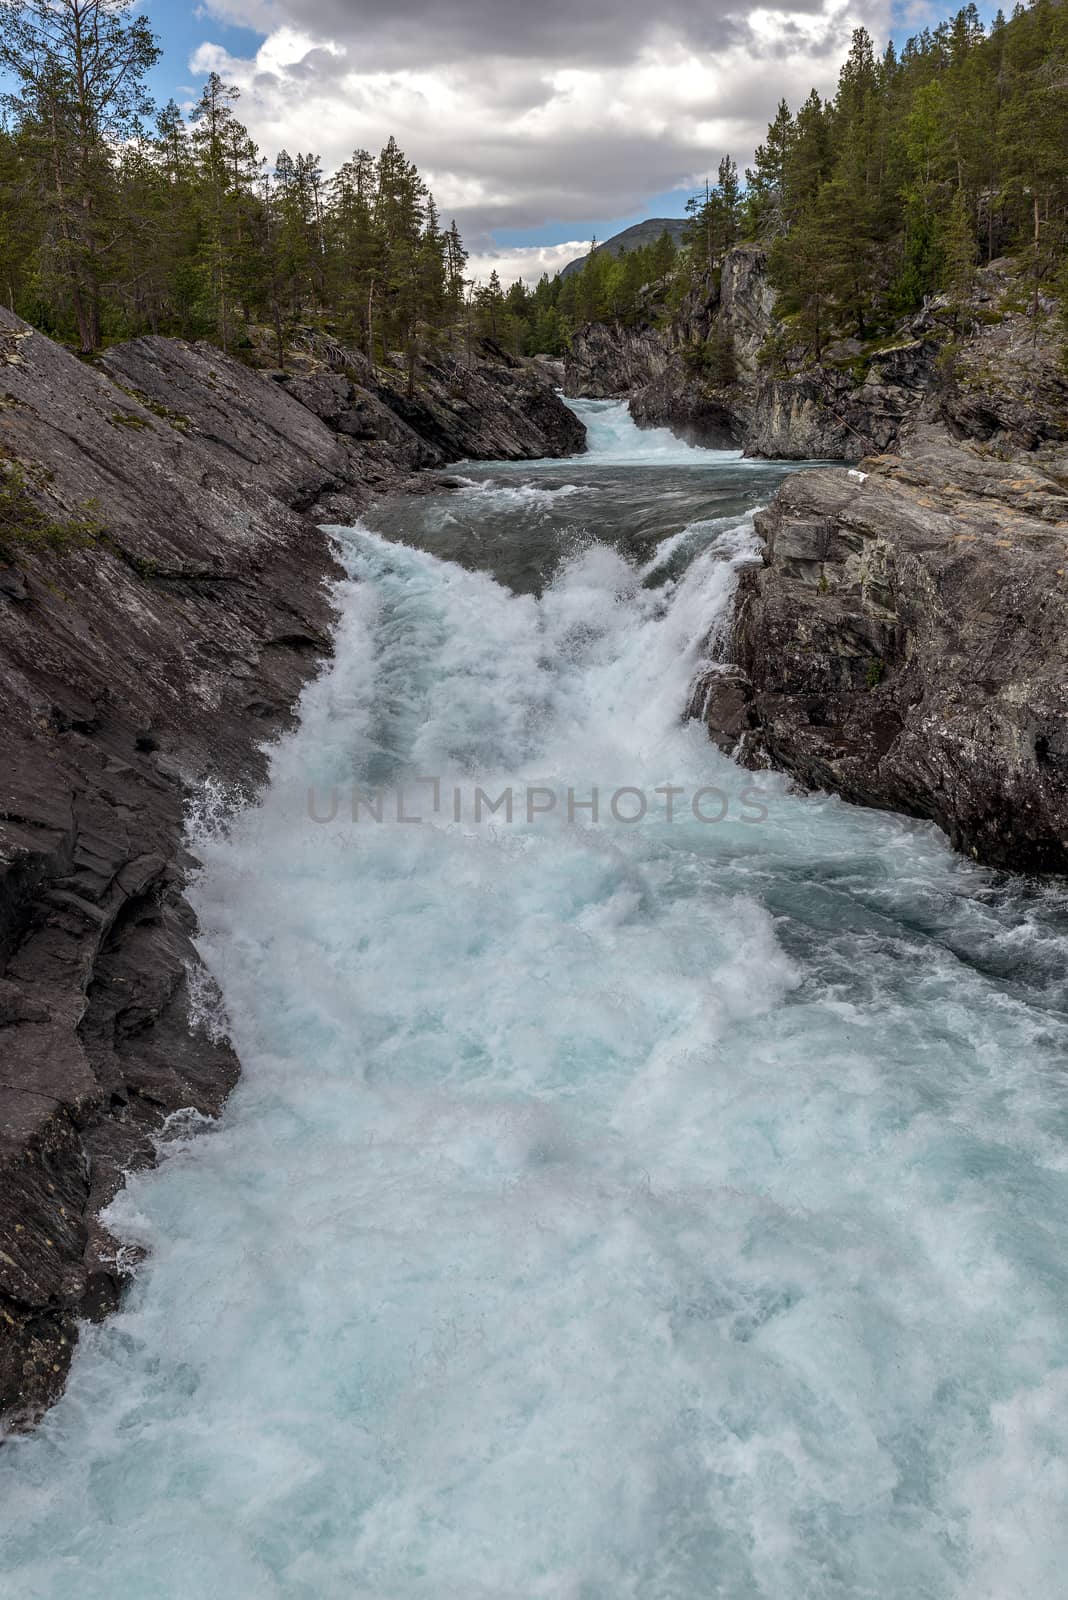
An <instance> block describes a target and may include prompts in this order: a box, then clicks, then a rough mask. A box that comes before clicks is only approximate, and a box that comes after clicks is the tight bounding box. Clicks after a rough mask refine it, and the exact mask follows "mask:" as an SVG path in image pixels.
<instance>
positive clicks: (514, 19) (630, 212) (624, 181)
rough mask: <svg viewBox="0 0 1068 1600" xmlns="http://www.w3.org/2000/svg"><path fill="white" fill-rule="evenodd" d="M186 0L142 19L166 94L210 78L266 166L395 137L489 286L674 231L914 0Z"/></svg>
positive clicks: (904, 16) (190, 91)
mask: <svg viewBox="0 0 1068 1600" xmlns="http://www.w3.org/2000/svg"><path fill="white" fill-rule="evenodd" d="M784 3H785V6H786V9H784V10H764V9H759V8H758V9H755V10H747V9H745V8H743V7H741V6H737V5H735V4H732V0H704V3H701V0H652V3H651V0H386V3H385V4H383V3H381V0H379V3H377V4H368V3H364V0H207V4H204V5H202V6H200V7H198V8H197V9H196V10H195V11H190V9H189V8H188V6H187V5H185V4H182V3H180V0H152V3H150V4H149V6H148V10H149V14H150V16H151V20H152V23H153V26H154V27H155V28H156V30H157V31H158V33H159V34H160V36H161V40H162V42H163V45H164V47H165V52H166V53H165V56H164V59H163V61H162V62H161V64H160V66H159V67H158V68H157V71H156V73H155V75H154V88H155V90H156V92H157V94H158V95H159V96H160V97H161V98H164V99H165V98H166V97H167V96H169V95H170V94H174V95H175V97H176V98H177V99H178V100H180V101H188V100H189V99H191V98H192V97H193V96H194V95H195V93H196V90H197V88H198V86H199V84H200V83H201V82H202V81H203V79H204V77H205V76H206V75H207V73H208V72H210V71H211V70H213V69H214V70H215V71H217V72H219V73H220V74H221V75H222V77H223V78H224V79H225V80H226V81H227V82H230V83H234V84H237V85H238V86H239V88H240V90H241V103H240V105H239V107H238V112H239V115H241V117H242V119H243V120H244V121H245V122H246V123H247V124H248V126H249V127H250V129H251V131H252V133H253V135H254V137H255V138H256V140H257V141H258V143H259V144H260V146H261V148H262V149H263V151H264V153H265V154H268V155H269V156H272V157H273V156H274V154H275V153H276V152H277V151H278V150H280V149H282V148H285V149H288V150H289V151H290V152H291V153H293V152H295V151H297V150H314V151H316V152H318V153H319V154H320V155H321V156H322V158H323V162H324V165H325V166H326V168H327V169H328V170H330V169H332V168H333V167H335V166H336V165H337V164H338V163H339V162H341V161H343V160H344V159H345V158H346V157H347V156H348V155H349V154H350V153H351V151H352V150H353V149H354V148H355V147H357V146H359V145H365V146H367V148H369V149H371V150H372V151H376V150H378V149H379V148H380V147H381V145H382V144H383V143H384V141H385V139H386V137H387V136H388V135H389V134H390V133H393V134H394V135H395V136H396V138H397V140H398V142H399V143H400V145H401V148H402V149H403V150H404V151H405V153H406V154H407V155H408V156H409V157H410V158H411V159H412V160H413V161H415V163H416V164H417V166H418V167H419V169H420V171H421V172H422V173H423V174H424V176H425V177H426V178H427V180H428V182H429V183H430V185H431V188H432V189H433V191H434V194H435V197H436V199H437V201H438V205H439V207H440V209H441V211H442V213H443V214H444V216H445V217H446V219H448V218H451V217H453V216H455V217H456V219H457V221H458V222H459V224H460V228H461V230H462V232H463V235H464V238H465V240H466V242H467V244H468V248H469V249H470V251H471V267H472V270H473V271H475V272H476V273H478V274H481V275H485V274H486V273H488V272H489V270H490V268H491V266H496V267H497V269H498V270H499V271H500V272H501V275H502V277H504V278H512V277H516V276H520V275H521V276H523V277H525V278H527V279H528V281H531V280H533V279H536V278H537V277H538V276H539V275H540V273H541V272H542V271H543V270H546V269H548V270H550V271H552V270H555V268H556V267H557V266H559V265H562V264H563V263H564V262H566V261H569V260H571V259H572V257H573V256H575V255H577V254H580V253H581V251H582V248H583V246H584V245H585V243H586V241H588V240H589V238H590V236H591V234H594V233H596V234H597V236H598V237H600V238H606V237H608V235H609V234H610V233H612V232H616V231H618V230H619V228H620V227H624V226H626V225H627V224H628V223H630V222H634V221H638V220H640V219H641V218H642V217H645V216H661V215H663V216H679V215H681V214H682V210H683V205H684V202H685V198H686V195H687V194H688V193H689V192H690V191H691V190H692V189H694V188H695V187H697V186H698V185H699V184H700V183H701V182H702V181H703V179H704V176H705V174H706V172H712V173H713V174H714V172H715V168H716V165H717V163H718V161H719V158H720V156H721V155H722V154H723V152H724V151H728V150H729V151H730V152H731V154H732V155H734V157H735V159H736V160H737V161H738V163H739V166H740V167H744V165H745V163H746V161H747V160H748V159H749V158H750V157H751V155H752V151H753V148H754V146H755V145H756V143H757V142H758V141H759V140H760V139H761V138H762V137H763V134H764V131H765V128H766V126H767V122H768V119H769V118H770V117H771V115H772V114H773V113H774V110H775V106H776V103H777V101H778V98H779V96H780V95H785V96H786V97H787V99H788V100H789V101H790V102H791V104H792V105H796V104H797V103H798V102H799V101H800V100H801V99H803V98H804V96H805V95H806V94H807V92H808V90H809V89H810V88H811V87H812V86H813V84H814V85H815V86H816V87H817V88H818V89H820V90H821V91H823V92H828V91H830V90H831V89H832V88H833V85H834V81H835V78H836V76H837V70H838V65H839V63H840V61H841V59H842V57H843V55H844V54H845V52H846V50H847V49H848V46H849V36H850V31H851V29H853V28H854V27H856V26H857V25H858V24H860V23H864V24H865V25H866V26H867V27H868V29H869V30H870V32H871V33H872V34H873V36H874V37H875V39H876V41H877V42H879V43H880V44H882V43H883V42H885V40H886V38H887V37H888V36H889V35H891V34H893V35H894V36H896V37H898V38H901V37H903V36H904V35H905V34H906V33H908V32H910V31H913V29H914V28H915V27H916V26H922V24H923V22H924V21H926V20H929V18H930V16H931V14H932V13H931V9H930V7H929V6H928V5H927V4H926V3H925V0H784Z"/></svg>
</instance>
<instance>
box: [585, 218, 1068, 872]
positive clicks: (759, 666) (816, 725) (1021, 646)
mask: <svg viewBox="0 0 1068 1600" xmlns="http://www.w3.org/2000/svg"><path fill="white" fill-rule="evenodd" d="M765 266H766V262H765V254H764V252H763V250H762V249H761V248H760V247H759V246H757V245H741V246H738V247H736V248H735V249H734V250H732V251H730V252H729V253H728V254H727V256H726V257H725V258H724V261H723V264H722V268H721V271H720V273H719V276H718V280H717V281H716V282H715V283H711V284H707V285H705V286H704V287H703V288H702V289H699V290H696V291H694V292H692V293H691V295H690V296H689V297H688V299H687V300H686V301H685V302H684V303H683V306H682V308H681V311H680V313H679V315H678V316H677V317H676V318H675V319H673V320H671V321H668V322H665V321H664V320H663V319H660V320H656V319H653V320H651V321H650V322H649V323H648V324H647V325H645V326H641V327H638V328H606V327H603V326H594V327H590V328H586V329H583V330H581V331H580V332H579V334H578V335H577V336H576V339H575V342H574V346H573V349H572V352H571V356H570V359H569V362H568V366H567V381H568V385H569V388H571V387H572V386H574V385H586V386H587V387H589V386H591V385H592V386H593V388H594V392H596V393H600V394H606V395H607V394H618V393H622V392H629V395H630V409H631V413H632V415H633V416H634V417H635V419H636V420H637V421H639V422H641V423H644V424H648V425H653V424H660V425H664V424H666V425H668V426H670V427H672V428H673V429H674V430H675V431H676V432H677V433H679V434H680V435H681V436H682V437H685V438H689V439H698V440H701V441H702V442H705V443H709V444H717V445H722V444H727V443H732V442H733V443H736V444H741V445H742V446H743V448H744V450H745V452H746V454H748V455H753V456H769V457H779V458H786V459H792V460H805V459H817V458H823V459H825V460H828V461H836V462H839V463H841V462H843V461H844V462H846V463H848V462H850V461H852V462H856V463H857V465H856V466H854V467H849V466H848V465H841V464H839V465H835V466H833V467H831V466H828V467H826V468H823V469H821V470H817V471H812V472H805V473H801V474H798V475H795V476H792V477H791V478H790V479H788V480H787V482H786V483H785V484H784V485H783V486H782V488H781V489H780V490H779V491H778V493H777V495H776V496H775V499H774V501H773V503H772V504H771V506H770V507H769V508H768V509H767V510H765V511H764V512H763V513H761V514H760V515H759V516H758V518H757V529H758V532H759V533H760V534H761V535H762V537H763V540H764V556H763V561H762V563H761V565H760V566H758V567H754V568H751V569H750V570H749V571H747V572H746V573H745V574H744V576H743V579H742V582H741V584H740V586H739V591H738V598H737V605H736V611H735V618H734V623H733V627H732V629H731V632H730V638H729V641H728V644H727V647H726V652H725V654H726V658H727V659H726V661H725V662H723V663H721V664H720V665H719V666H717V667H716V669H715V670H713V671H712V672H710V673H708V674H707V675H706V676H705V677H704V678H702V680H701V681H700V682H699V683H698V684H697V685H696V686H695V693H694V697H693V702H692V705H691V711H692V714H693V715H695V716H699V717H702V718H703V719H704V720H705V721H706V723H707V724H708V727H709V729H710V731H711V733H712V735H713V737H714V738H715V739H716V740H717V742H718V743H719V744H720V745H721V746H722V747H723V748H725V749H729V750H732V751H734V753H735V754H736V755H737V756H738V758H739V759H740V760H741V761H742V762H743V763H744V764H746V765H748V766H751V767H757V768H759V767H762V766H767V767H774V768H777V769H780V770H782V771H785V772H787V773H789V774H790V775H791V776H792V777H793V778H794V779H795V780H796V781H797V782H798V783H799V784H800V785H801V786H802V787H805V788H808V789H825V790H830V791H832V792H835V793H838V794H841V795H844V796H845V797H846V798H848V799H850V800H854V801H858V802H860V803H862V804H865V805H872V806H878V807H884V808H887V809H892V810H898V811H903V812H906V813H909V814H911V815H915V816H919V817H927V818H930V819H932V820H934V821H936V822H937V823H938V824H939V826H941V827H942V828H943V829H944V830H945V831H946V833H947V834H948V835H949V837H950V839H951V840H952V842H953V843H954V844H955V845H956V846H957V847H958V848H960V849H962V850H964V851H966V852H967V853H968V854H970V855H971V856H973V857H974V858H975V859H977V860H979V861H982V862H986V863H989V864H993V865H998V866H1006V867H1011V868H1014V869H1017V870H1022V871H1025V872H1026V871H1037V872H1047V871H1053V872H1064V871H1065V870H1066V868H1068V604H1066V602H1068V589H1066V582H1068V578H1066V574H1068V373H1066V369H1065V365H1064V361H1063V356H1062V351H1061V341H1060V339H1059V337H1058V335H1057V331H1056V324H1055V321H1054V316H1053V313H1054V310H1055V308H1054V306H1053V305H1052V304H1051V303H1049V302H1045V301H1041V300H1040V301H1039V304H1038V306H1037V311H1038V315H1037V316H1036V315H1034V311H1035V310H1036V308H1035V307H1034V306H1031V307H1029V306H1028V304H1027V297H1026V294H1025V293H1024V289H1023V288H1022V287H1021V284H1020V279H1019V274H1018V270H1017V268H1016V267H1015V265H1014V263H1012V262H1008V261H996V262H993V263H991V265H990V266H988V267H986V268H984V269H983V270H981V271H980V272H978V273H977V275H976V281H975V285H974V289H973V291H972V295H971V297H970V300H969V303H968V305H967V306H966V307H964V308H963V309H960V308H955V309H952V310H951V309H950V308H948V307H947V305H946V304H945V303H938V302H934V303H932V304H931V305H930V306H928V307H927V308H925V309H924V310H923V311H922V312H921V313H919V314H918V315H915V316H913V317H911V318H909V319H906V320H905V321H903V322H902V324H901V325H900V326H899V327H898V328H897V329H895V330H894V332H893V334H892V336H889V337H883V338H882V339H880V340H878V341H872V342H871V344H870V345H868V346H863V345H862V344H860V343H859V342H858V341H856V340H846V341H840V342H839V343H838V344H837V345H836V346H832V347H830V348H829V349H828V350H827V351H826V352H825V353H824V359H823V361H822V362H821V363H820V364H818V365H809V366H807V367H806V368H805V369H804V370H795V371H792V372H790V371H785V372H784V371H781V370H780V368H781V366H782V364H783V361H784V355H783V351H784V348H785V347H786V346H788V342H789V329H788V327H786V326H784V325H783V324H781V323H780V322H779V321H778V319H777V318H776V313H775V299H776V297H775V293H774V291H773V290H772V289H771V288H770V287H769V285H768V283H767V278H766V272H765ZM724 343H726V345H727V346H728V349H729V353H730V356H729V359H730V366H731V370H732V377H731V381H730V382H722V381H718V380H717V375H716V373H715V371H714V365H713V361H714V353H715V352H716V351H717V350H722V348H723V346H724ZM710 356H712V357H713V360H710V359H708V358H709V357H710Z"/></svg>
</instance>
